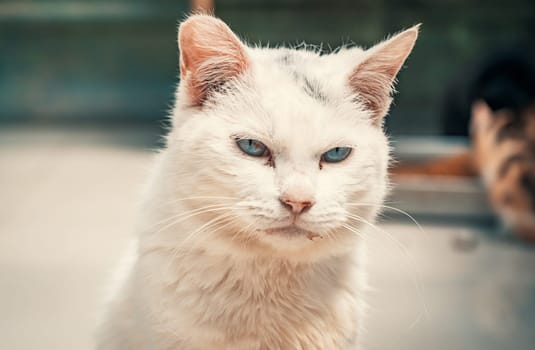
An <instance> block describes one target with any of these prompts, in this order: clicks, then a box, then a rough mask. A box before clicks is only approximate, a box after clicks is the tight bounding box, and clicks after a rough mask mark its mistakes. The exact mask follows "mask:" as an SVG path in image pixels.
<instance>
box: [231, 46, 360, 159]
mask: <svg viewBox="0 0 535 350" xmlns="http://www.w3.org/2000/svg"><path fill="white" fill-rule="evenodd" d="M252 58H253V62H254V63H255V65H254V68H253V83H252V84H253V90H254V94H251V95H250V99H251V103H249V104H248V106H247V107H246V108H247V109H248V110H247V111H246V112H253V113H252V115H251V114H249V113H240V114H243V118H240V119H241V120H240V121H239V123H240V124H241V123H243V124H242V125H247V126H248V128H249V129H252V130H254V131H255V132H258V133H259V134H261V135H263V136H264V137H266V138H268V139H270V140H272V141H273V142H274V143H276V144H278V145H280V146H281V147H292V148H293V149H299V148H303V149H309V148H310V145H311V144H314V143H317V144H318V147H320V148H321V147H324V146H326V145H327V144H332V143H333V142H335V141H336V140H344V139H345V140H348V141H351V140H349V139H350V138H351V137H352V136H354V134H355V128H356V127H357V126H358V125H362V124H369V122H368V119H367V118H365V117H364V116H360V113H359V111H358V110H356V109H355V108H354V105H352V103H351V102H350V101H349V100H348V99H347V98H346V94H347V91H345V90H344V88H345V86H344V80H343V78H344V75H343V74H342V73H343V72H342V73H341V72H340V71H341V69H340V67H339V66H338V67H334V68H333V67H327V63H328V62H327V60H326V58H327V59H330V57H324V56H320V55H319V54H318V53H316V52H311V51H304V50H290V49H275V50H273V49H271V50H266V49H262V50H260V51H259V52H257V53H256V54H255V55H254V56H253V57H252ZM329 68H333V70H334V71H336V73H332V74H330V73H329V72H328V69H329ZM326 71H327V73H326ZM247 94H248V93H247V92H245V95H247ZM249 108H254V110H252V111H251V110H249ZM266 117H267V118H266ZM300 143H301V144H302V145H301V146H302V147H300V146H299V145H298V144H300Z"/></svg>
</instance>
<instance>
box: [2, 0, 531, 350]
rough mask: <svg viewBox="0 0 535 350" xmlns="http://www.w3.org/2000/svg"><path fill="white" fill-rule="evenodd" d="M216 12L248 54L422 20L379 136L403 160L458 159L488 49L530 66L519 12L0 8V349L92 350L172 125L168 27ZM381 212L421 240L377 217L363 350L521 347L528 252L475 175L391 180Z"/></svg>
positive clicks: (523, 0)
mask: <svg viewBox="0 0 535 350" xmlns="http://www.w3.org/2000/svg"><path fill="white" fill-rule="evenodd" d="M214 5H215V13H216V15H217V16H219V17H221V18H222V19H223V20H225V21H226V22H227V23H228V24H229V25H230V26H231V28H233V30H234V31H236V32H237V33H238V34H239V35H240V36H241V37H242V38H244V39H245V40H247V41H248V42H250V43H263V44H267V43H269V44H270V45H274V44H285V45H297V44H299V43H301V42H302V41H305V42H307V43H309V44H315V45H321V44H322V43H323V45H322V47H323V49H324V50H325V51H330V49H331V48H336V47H338V46H339V45H341V44H347V43H357V44H359V45H363V46H370V45H372V44H373V43H376V42H378V41H380V40H382V39H383V38H385V37H386V35H387V34H389V33H393V32H396V31H399V30H401V29H403V28H407V27H409V26H412V25H414V24H416V23H423V26H422V32H421V36H420V38H419V40H418V43H417V45H416V47H415V50H414V52H413V54H412V55H411V56H410V58H409V60H408V62H407V64H406V68H405V69H404V70H402V72H401V73H400V75H399V83H398V85H397V90H398V91H399V93H398V94H397V95H396V99H395V104H394V105H393V107H392V109H391V113H390V116H389V117H388V121H387V125H386V128H387V131H388V133H389V134H390V135H391V137H392V140H393V145H394V147H395V148H396V151H395V156H396V157H397V159H398V160H400V161H404V160H418V161H422V160H426V159H434V158H436V157H439V156H445V155H450V154H454V153H455V152H459V151H463V150H466V149H467V147H468V144H469V140H468V138H467V134H466V129H467V127H466V125H467V123H466V120H464V121H463V120H461V121H456V122H455V123H457V124H456V126H457V127H454V128H451V127H448V123H450V124H451V121H448V120H446V117H445V116H446V115H447V114H446V113H444V110H445V105H447V104H448V98H447V97H446V96H447V91H451V90H452V89H453V90H456V89H463V88H464V87H465V85H466V84H468V83H469V82H468V81H469V80H470V79H471V78H470V77H471V76H472V75H473V74H472V72H473V71H474V70H477V67H478V62H480V61H481V60H482V59H484V57H488V55H489V54H491V53H492V52H495V51H496V50H502V49H507V50H510V49H512V50H517V51H520V52H522V54H523V55H526V57H534V56H535V42H534V38H535V2H533V1H531V0H509V1H499V0H486V1H482V0H407V1H394V0H353V1H350V0H329V1H327V0H310V1H305V0H284V1H283V0H271V1H270V0H215V4H213V2H212V1H209V0H204V1H191V2H189V1H180V0H91V1H89V0H87V1H78V0H70V1H65V0H63V1H60V0H16V1H9V0H0V314H1V315H2V317H0V348H2V349H34V348H40V349H92V348H93V329H94V326H95V324H96V322H97V318H98V314H99V308H100V301H101V299H102V296H103V295H104V290H105V286H106V280H107V277H108V275H109V272H110V271H111V270H112V269H113V266H114V265H115V263H116V262H117V261H118V260H119V258H120V255H121V252H122V250H123V249H124V248H125V246H126V244H127V241H128V239H129V237H130V236H131V234H132V232H133V231H134V226H135V221H136V210H137V201H138V198H139V192H140V191H141V188H142V186H143V182H144V179H145V178H146V175H147V169H149V168H150V165H151V159H152V156H153V154H154V152H155V151H156V150H157V149H158V148H159V147H161V146H162V143H161V141H160V140H161V136H162V135H163V134H164V133H165V127H166V126H168V121H167V119H166V116H167V114H168V111H169V109H170V108H171V106H172V103H173V92H174V89H175V87H176V85H177V83H178V52H177V46H176V34H177V33H176V32H177V23H178V21H179V20H181V19H183V18H184V17H185V16H186V14H187V13H189V11H190V10H191V9H192V8H195V7H204V8H211V7H212V6H214ZM532 62H534V61H532ZM465 78H466V84H464V85H463V82H464V80H465ZM446 107H447V106H446ZM459 123H460V124H459ZM450 126H451V125H450ZM388 204H389V205H392V206H395V207H396V208H399V209H402V210H404V211H408V212H409V213H410V214H411V215H413V216H414V217H415V219H416V220H417V221H418V222H419V223H420V224H421V225H422V229H419V228H418V227H417V226H416V225H415V224H414V223H413V222H412V220H410V219H409V218H407V216H406V215H402V214H400V213H399V212H398V211H397V210H390V211H387V212H386V213H385V215H384V217H383V218H382V221H381V228H382V230H383V231H382V232H377V233H376V235H374V236H373V237H371V238H370V252H371V253H370V255H371V256H370V278H371V283H372V285H373V286H374V288H375V289H374V292H372V293H370V295H369V296H368V300H369V304H370V305H371V309H370V312H369V319H368V320H367V322H366V328H367V332H366V335H365V337H366V338H365V339H366V340H365V343H366V345H367V346H368V348H369V349H394V348H395V349H396V350H401V349H415V348H424V347H425V348H431V349H435V350H441V349H474V350H478V349H485V350H494V349H496V350H497V349H519V350H523V349H533V348H534V347H535V333H534V332H533V329H535V250H534V249H533V248H532V247H531V246H529V245H526V244H525V243H523V242H520V241H517V240H515V239H511V238H504V237H503V236H502V235H501V234H500V229H499V224H498V223H497V220H496V219H495V216H494V214H493V213H492V211H491V210H490V209H489V205H488V204H487V199H486V194H485V191H484V189H483V187H482V185H481V183H480V180H479V179H477V178H442V177H441V178H435V177H429V178H426V179H423V180H422V179H421V178H418V179H416V180H411V179H405V180H400V181H398V183H397V186H396V187H395V190H394V191H393V194H392V196H391V198H390V199H389V203H388Z"/></svg>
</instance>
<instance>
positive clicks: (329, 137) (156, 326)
mask: <svg viewBox="0 0 535 350" xmlns="http://www.w3.org/2000/svg"><path fill="white" fill-rule="evenodd" d="M179 29H180V30H179V37H178V41H179V46H180V70H181V83H180V87H179V88H178V92H177V95H176V105H175V108H174V112H173V128H172V130H171V132H170V133H169V135H168V138H167V147H166V149H165V150H164V151H163V152H162V153H161V154H160V157H159V159H158V162H157V164H156V165H155V168H154V173H153V176H152V179H151V182H150V186H149V190H148V195H147V199H146V202H145V206H144V208H143V211H142V213H141V215H142V216H143V223H144V224H143V225H141V226H142V227H141V228H140V232H139V235H138V239H137V241H136V244H135V245H133V249H132V251H131V254H130V255H129V257H128V259H126V261H125V264H124V267H125V269H123V271H122V274H121V276H120V278H119V280H120V283H119V284H120V285H119V286H118V287H117V289H116V291H115V293H114V295H113V297H112V300H111V301H110V303H109V305H108V313H107V317H106V319H105V321H104V322H103V325H102V329H101V332H100V337H99V349H101V350H118V349H121V350H130V349H150V350H161V349H184V350H205V349H217V350H276V349H283V350H293V349H306V350H314V349H329V350H331V349H344V350H345V349H360V347H359V346H358V345H357V344H358V340H359V338H360V326H361V323H362V321H361V316H360V315H361V313H362V311H363V302H362V298H363V296H362V292H361V289H362V285H363V283H364V278H363V272H364V271H363V266H362V263H361V260H362V258H363V254H364V251H363V249H362V239H361V238H360V237H361V236H362V235H363V234H364V232H365V231H366V229H367V228H368V227H369V226H370V225H372V222H373V221H374V218H375V216H376V213H377V208H379V207H380V205H381V203H382V200H383V198H384V196H385V193H386V192H387V187H388V186H387V184H388V181H387V165H388V160H389V146H388V140H387V138H386V137H385V135H384V133H383V130H382V119H383V117H384V116H385V114H386V113H387V111H388V108H389V105H390V102H391V90H392V84H393V81H394V80H395V76H396V74H397V72H398V71H399V69H400V67H401V66H402V64H403V62H404V61H405V59H406V58H407V56H408V55H409V53H410V51H411V50H412V47H413V45H414V43H415V41H416V38H417V35H418V27H417V26H416V27H413V28H411V29H409V30H406V31H404V32H402V33H400V34H398V35H396V36H394V37H392V38H391V39H389V40H387V41H384V42H382V43H380V44H378V45H376V46H374V47H372V48H371V49H368V50H366V51H364V50H362V49H359V48H351V49H342V50H340V51H338V52H335V53H331V54H326V55H320V54H319V53H318V52H315V51H309V50H305V49H302V50H291V49H285V48H277V49H266V48H251V47H248V46H246V45H245V44H244V43H242V42H241V41H240V40H239V39H238V38H237V37H236V35H234V33H232V31H231V30H230V29H229V28H228V27H227V26H226V25H225V24H224V23H223V22H222V21H220V20H218V19H216V18H214V17H211V16H206V15H195V16H192V17H190V18H189V19H187V20H186V21H185V22H183V23H182V24H181V25H180V28H179Z"/></svg>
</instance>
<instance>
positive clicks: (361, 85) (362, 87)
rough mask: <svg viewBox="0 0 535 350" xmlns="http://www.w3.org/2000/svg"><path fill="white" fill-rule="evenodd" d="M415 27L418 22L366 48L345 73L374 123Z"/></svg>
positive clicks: (411, 43)
mask: <svg viewBox="0 0 535 350" xmlns="http://www.w3.org/2000/svg"><path fill="white" fill-rule="evenodd" d="M419 27H420V25H419V24H418V25H416V26H414V27H412V28H410V29H407V30H405V31H404V32H401V33H399V34H397V35H395V36H393V37H391V38H390V39H388V40H385V41H383V42H381V43H379V44H377V45H375V46H373V47H371V48H370V49H368V50H366V51H365V52H364V53H363V55H364V59H363V60H362V61H361V63H360V64H359V65H358V66H357V67H356V68H355V69H354V70H353V71H352V72H351V74H350V76H349V85H350V88H351V90H352V92H353V93H354V94H355V96H356V97H357V100H358V102H360V103H362V104H363V106H364V107H365V108H366V110H368V111H370V112H371V115H372V118H373V121H374V123H376V124H377V125H380V124H381V122H382V119H383V117H384V116H385V115H386V114H387V112H388V109H389V107H390V103H391V102H392V96H391V95H392V92H393V85H394V82H395V79H396V75H397V74H398V72H399V70H400V69H401V67H402V66H403V63H404V62H405V60H406V59H407V57H408V56H409V54H410V52H411V51H412V48H413V47H414V43H415V42H416V38H417V37H418V30H419Z"/></svg>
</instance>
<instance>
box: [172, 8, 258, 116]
mask: <svg viewBox="0 0 535 350" xmlns="http://www.w3.org/2000/svg"><path fill="white" fill-rule="evenodd" d="M178 46H179V50H180V77H181V80H182V83H181V84H184V87H185V89H186V93H187V95H188V97H189V99H190V103H191V104H192V105H194V106H202V105H203V103H204V102H205V101H206V99H207V97H208V96H209V94H210V93H211V92H213V91H214V90H216V89H218V88H220V87H221V86H222V85H223V84H225V83H226V82H228V81H229V80H231V79H233V78H236V77H237V76H238V75H240V74H241V73H243V72H244V71H245V70H246V69H247V67H248V66H249V60H248V58H247V54H246V48H245V45H244V44H242V43H241V41H240V40H239V39H238V37H237V36H236V35H235V34H234V33H233V32H232V31H231V30H230V28H229V27H228V26H227V25H226V24H225V23H224V22H223V21H221V20H219V19H217V18H215V17H212V16H209V15H194V16H191V17H189V18H188V19H187V20H186V21H184V22H182V23H181V24H180V27H179V31H178Z"/></svg>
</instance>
